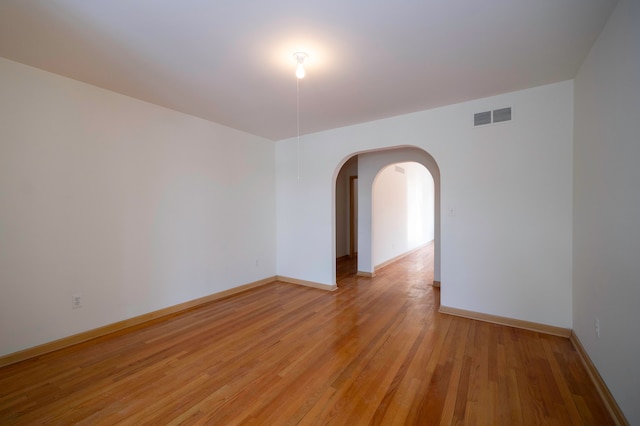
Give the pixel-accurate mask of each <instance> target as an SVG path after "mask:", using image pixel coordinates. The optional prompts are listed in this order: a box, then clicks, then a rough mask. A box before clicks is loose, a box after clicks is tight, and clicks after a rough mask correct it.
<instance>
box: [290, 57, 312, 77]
mask: <svg viewBox="0 0 640 426" xmlns="http://www.w3.org/2000/svg"><path fill="white" fill-rule="evenodd" d="M293 57H294V58H295V59H296V61H297V62H298V66H297V67H296V77H298V78H304V76H305V74H306V72H305V71H304V60H305V59H307V58H308V57H309V55H307V54H306V53H304V52H296V53H294V54H293Z"/></svg>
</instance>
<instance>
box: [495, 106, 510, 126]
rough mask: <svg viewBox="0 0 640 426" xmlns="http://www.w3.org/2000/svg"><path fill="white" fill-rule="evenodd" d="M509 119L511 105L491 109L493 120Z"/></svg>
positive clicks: (497, 121) (498, 121)
mask: <svg viewBox="0 0 640 426" xmlns="http://www.w3.org/2000/svg"><path fill="white" fill-rule="evenodd" d="M502 121H511V107H509V108H500V109H494V110H493V122H494V123H500V122H502Z"/></svg>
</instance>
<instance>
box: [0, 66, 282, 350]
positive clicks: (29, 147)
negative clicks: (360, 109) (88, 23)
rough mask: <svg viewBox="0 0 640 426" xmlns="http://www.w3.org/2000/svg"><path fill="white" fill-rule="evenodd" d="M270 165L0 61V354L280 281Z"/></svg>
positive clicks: (156, 114)
mask: <svg viewBox="0 0 640 426" xmlns="http://www.w3.org/2000/svg"><path fill="white" fill-rule="evenodd" d="M274 161H275V149H274V146H273V143H271V142H269V141H267V140H264V139H261V138H258V137H255V136H251V135H248V134H245V133H242V132H238V131H235V130H232V129H229V128H226V127H223V126H220V125H217V124H214V123H211V122H207V121H205V120H202V119H198V118H194V117H191V116H188V115H185V114H181V113H177V112H175V111H171V110H167V109H164V108H160V107H157V106H154V105H151V104H148V103H144V102H141V101H138V100H135V99H131V98H128V97H125V96H122V95H118V94H115V93H112V92H108V91H105V90H102V89H98V88H96V87H93V86H89V85H86V84H83V83H80V82H77V81H74V80H70V79H67V78H63V77H60V76H56V75H54V74H50V73H46V72H44V71H40V70H37V69H35V68H30V67H27V66H24V65H21V64H18V63H15V62H11V61H8V60H4V59H0V355H3V354H7V353H12V352H15V351H18V350H21V349H24V348H28V347H32V346H35V345H38V344H41V343H45V342H48V341H51V340H54V339H58V338H61V337H64V336H68V335H71V334H75V333H78V332H82V331H85V330H89V329H93V328H96V327H99V326H102V325H106V324H110V323H113V322H116V321H119V320H123V319H126V318H130V317H133V316H136V315H140V314H144V313H147V312H150V311H154V310H157V309H161V308H164V307H167V306H171V305H175V304H178V303H181V302H184V301H188V300H192V299H195V298H198V297H202V296H206V295H209V294H212V293H216V292H218V291H221V290H225V289H228V288H231V287H235V286H238V285H241V284H245V283H248V282H252V281H255V280H258V279H262V278H265V277H270V276H273V275H275V254H274V246H275V199H274V193H275V170H274ZM256 261H257V265H256ZM74 293H81V294H82V296H83V304H84V306H83V307H82V308H80V309H75V310H72V309H71V295H72V294H74Z"/></svg>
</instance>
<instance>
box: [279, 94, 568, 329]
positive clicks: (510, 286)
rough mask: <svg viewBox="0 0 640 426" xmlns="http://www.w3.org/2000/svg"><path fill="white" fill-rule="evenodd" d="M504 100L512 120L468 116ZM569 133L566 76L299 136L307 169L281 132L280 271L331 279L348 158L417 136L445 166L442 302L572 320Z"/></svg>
mask: <svg viewBox="0 0 640 426" xmlns="http://www.w3.org/2000/svg"><path fill="white" fill-rule="evenodd" d="M505 106H512V107H513V108H514V115H515V120H514V121H513V122H511V123H507V124H501V125H492V126H488V127H485V128H474V127H473V126H472V122H473V113H474V112H478V111H484V110H487V109H492V108H499V107H505ZM572 140H573V82H572V81H566V82H561V83H556V84H552V85H547V86H542V87H537V88H532V89H527V90H523V91H518V92H513V93H508V94H504V95H500V96H496V97H492V98H486V99H479V100H475V101H472V102H466V103H462V104H457V105H451V106H448V107H443V108H437V109H433V110H428V111H422V112H419V113H414V114H407V115H402V116H398V117H393V118H388V119H384V120H379V121H374V122H369V123H364V124H360V125H355V126H349V127H344V128H339V129H334V130H330V131H326V132H321V133H316V134H312V135H306V136H303V137H301V138H300V145H301V146H300V154H301V161H300V166H301V170H302V173H301V177H300V179H299V180H298V179H296V141H295V139H289V140H283V141H280V142H278V143H277V147H276V161H277V167H276V168H277V200H276V205H277V206H276V209H277V214H276V218H277V229H278V232H277V247H278V248H277V251H278V259H277V271H278V274H279V275H284V276H289V277H294V278H299V279H303V280H308V281H314V282H318V283H323V284H330V285H331V284H335V268H334V262H335V260H334V259H335V243H334V238H335V222H334V212H335V207H334V202H335V194H334V192H335V179H336V175H337V172H338V170H339V168H340V166H341V165H342V164H343V162H344V161H346V159H347V158H349V157H350V156H351V155H352V154H354V153H362V152H368V151H371V150H376V149H381V148H388V147H393V146H416V147H419V148H421V149H424V150H425V151H427V152H428V153H429V154H431V155H432V156H433V157H434V158H435V160H436V161H437V163H438V165H439V166H440V173H441V176H440V178H441V196H442V200H441V203H442V207H441V211H442V213H443V214H442V224H441V225H442V259H441V267H442V271H441V281H442V292H441V295H442V299H441V300H442V304H443V305H446V306H450V307H456V308H461V309H468V310H472V311H477V312H485V313H490V314H494V315H501V316H506V317H511V318H519V319H523V320H528V321H534V322H539V323H545V324H550V325H555V326H560V327H571V215H572V212H571V154H572ZM362 184H363V182H362V181H360V185H362ZM451 210H453V215H450V214H449V213H448V212H450V211H451ZM444 212H447V214H444ZM362 226H363V223H362V221H360V227H362ZM362 247H363V242H362V240H360V241H359V257H360V255H361V253H362ZM359 269H360V268H359Z"/></svg>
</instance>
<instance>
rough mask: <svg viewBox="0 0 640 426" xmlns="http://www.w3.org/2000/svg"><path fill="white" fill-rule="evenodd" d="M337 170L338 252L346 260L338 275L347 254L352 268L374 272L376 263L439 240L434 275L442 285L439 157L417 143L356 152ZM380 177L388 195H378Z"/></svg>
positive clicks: (379, 264)
mask: <svg viewBox="0 0 640 426" xmlns="http://www.w3.org/2000/svg"><path fill="white" fill-rule="evenodd" d="M385 168H386V169H387V170H386V171H385V170H384V169H385ZM420 174H422V177H418V175H420ZM387 175H390V176H391V181H386V178H388V177H389V176H387ZM334 176H336V180H335V185H336V186H335V228H334V229H335V235H334V237H335V253H336V256H335V258H336V261H343V262H342V264H343V266H341V270H338V265H337V264H336V277H337V276H342V277H344V274H345V270H344V264H345V262H344V261H345V260H349V262H348V264H349V265H350V268H351V271H350V272H353V270H355V272H356V273H357V275H358V276H362V277H373V276H375V271H376V269H380V268H382V267H384V266H386V264H389V263H391V262H393V261H395V260H399V259H400V258H401V257H403V256H406V255H407V254H410V253H411V252H413V251H415V250H418V249H420V248H421V247H423V246H425V245H427V244H429V242H430V241H433V278H432V279H431V281H432V283H433V285H434V286H437V287H439V285H440V170H439V168H438V165H437V163H436V162H435V160H434V159H433V157H432V156H431V155H429V154H428V153H427V152H426V151H424V150H422V149H419V148H415V147H399V148H393V149H386V150H379V151H372V152H363V153H355V154H353V155H351V156H350V157H348V158H347V159H346V161H344V163H343V165H342V167H340V168H339V169H338V170H336V175H334ZM385 176H386V177H385ZM425 176H428V178H425ZM379 177H380V179H382V180H379V179H378V178H379ZM425 179H426V180H425ZM378 180H379V181H378ZM393 181H395V183H394V182H393ZM425 182H426V183H425ZM378 183H379V184H382V185H383V191H382V194H383V195H380V194H378V195H375V193H376V192H379V191H374V189H375V184H378ZM398 183H400V185H401V187H398V186H394V185H396V184H398ZM428 188H430V189H428ZM427 189H428V190H427ZM425 190H427V192H426V193H425V192H424V191H425ZM384 194H386V195H384ZM385 197H386V198H385ZM394 197H395V198H394ZM398 197H399V198H398ZM376 199H377V201H376ZM381 206H382V207H381ZM398 218H399V219H398ZM374 221H375V222H374ZM394 224H395V225H398V227H399V228H401V229H400V230H399V231H398V229H394ZM336 282H337V281H336Z"/></svg>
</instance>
